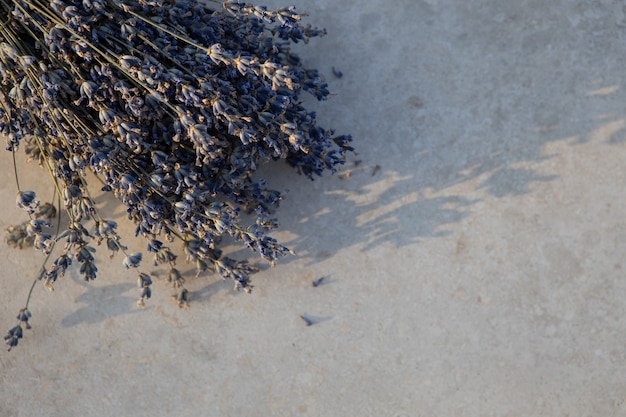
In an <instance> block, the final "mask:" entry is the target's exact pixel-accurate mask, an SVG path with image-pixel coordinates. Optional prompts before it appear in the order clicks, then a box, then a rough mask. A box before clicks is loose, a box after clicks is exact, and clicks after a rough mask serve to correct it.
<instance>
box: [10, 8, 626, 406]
mask: <svg viewBox="0 0 626 417" xmlns="http://www.w3.org/2000/svg"><path fill="white" fill-rule="evenodd" d="M295 3H296V4H297V6H298V10H299V11H307V12H308V13H309V17H308V18H307V22H310V23H312V24H314V25H318V26H324V27H326V28H327V29H328V35H327V36H326V37H324V38H321V39H315V40H313V41H312V42H311V43H310V44H309V45H307V46H305V47H303V48H301V50H302V53H301V55H302V56H303V57H304V58H305V61H306V62H307V64H308V65H309V66H311V67H316V68H319V69H320V70H321V71H322V72H324V73H325V74H327V78H328V81H329V83H330V85H331V89H332V90H333V91H334V92H336V93H337V95H336V96H334V97H333V98H332V99H331V100H330V101H328V102H326V103H322V104H320V105H317V104H313V105H312V106H313V107H315V108H316V109H319V112H318V116H319V121H320V124H321V125H322V126H325V127H333V128H335V129H336V130H337V131H338V132H342V133H344V132H346V133H352V134H353V136H354V138H355V145H356V147H357V148H358V150H359V153H360V155H359V156H358V159H361V160H362V161H363V162H362V164H361V165H359V166H353V165H348V166H347V167H346V168H347V170H349V171H350V176H349V178H344V179H341V178H340V177H326V178H324V179H322V180H318V181H315V182H313V183H311V182H310V181H308V180H307V179H305V178H302V177H299V176H297V175H295V174H294V173H292V172H291V171H290V170H289V169H287V168H278V169H277V170H274V171H273V174H270V180H271V182H272V183H273V184H274V185H275V186H276V187H279V188H280V189H289V192H288V193H286V195H285V200H284V201H283V204H282V206H281V209H280V211H279V214H278V217H279V218H280V219H281V221H282V228H281V232H280V233H277V234H276V237H278V238H280V239H281V240H282V241H283V242H285V243H287V244H288V245H289V246H290V247H292V248H293V249H295V250H296V251H297V252H298V256H296V257H292V258H289V259H285V260H284V261H283V262H281V263H279V265H278V267H276V268H274V269H269V268H265V269H264V270H263V272H261V273H260V274H258V275H256V276H255V277H254V284H255V285H256V288H255V291H254V292H253V294H252V295H246V294H244V293H241V294H240V293H234V292H233V291H232V288H231V284H230V283H229V282H222V281H220V280H219V279H218V278H216V277H212V276H209V277H204V278H199V279H197V280H194V279H189V281H188V287H189V288H190V290H192V291H193V296H192V301H193V302H192V306H191V308H190V309H189V310H179V309H178V308H176V307H175V306H174V305H173V304H172V303H171V302H170V301H169V300H168V298H169V297H170V294H171V290H170V289H169V288H167V287H166V285H165V283H164V282H158V283H157V284H156V285H155V286H154V287H155V288H154V291H155V295H154V297H153V299H152V300H151V301H150V302H149V305H148V307H147V308H146V309H145V310H139V309H138V308H137V307H136V305H135V301H136V297H137V288H136V287H135V284H134V280H135V276H134V274H132V273H131V272H126V271H124V270H123V269H122V268H121V259H116V260H114V262H113V263H112V264H109V263H108V262H107V258H106V254H105V251H104V250H103V251H101V253H100V255H99V259H100V260H101V262H100V263H99V268H100V271H101V272H100V275H99V278H98V279H97V281H96V282H95V283H93V285H87V284H85V283H83V282H82V281H81V280H80V277H79V276H78V273H77V271H75V270H73V271H72V273H70V274H68V275H67V276H66V277H65V278H64V279H63V280H62V281H61V282H60V283H59V284H58V285H57V286H56V287H57V291H55V292H54V293H52V294H49V293H47V292H46V291H45V290H44V289H43V288H41V287H37V288H36V290H35V294H34V297H35V298H34V299H33V301H32V303H31V307H32V308H31V310H32V313H33V319H32V324H33V327H34V328H33V330H30V331H27V332H26V337H25V339H24V340H23V341H22V342H21V343H20V346H19V347H18V348H17V349H15V350H14V351H12V352H10V353H7V352H4V353H0V416H3V417H4V416H42V415H45V416H50V417H55V416H64V417H65V416H102V417H106V416H125V415H127V416H130V415H132V416H151V417H160V416H181V417H182V416H200V415H202V416H238V417H243V416H294V415H303V416H305V415H310V416H376V417H387V416H388V417H401V416H402V417H413V416H571V417H573V416H607V417H608V416H625V415H626V377H625V373H624V364H625V358H626V317H625V314H624V313H625V308H624V298H625V295H626V281H625V280H624V268H625V265H624V261H623V259H624V250H625V249H626V213H625V212H624V207H625V206H626V196H625V193H624V189H625V185H626V176H625V175H624V174H625V172H626V163H625V159H626V143H625V140H626V135H625V133H626V131H625V127H626V120H625V119H624V117H625V114H626V112H625V110H626V109H625V107H626V88H625V82H626V71H625V68H626V61H625V59H624V57H625V56H626V44H625V40H626V39H625V38H626V16H625V14H624V9H623V2H621V1H604V0H594V1H583V0H577V1H574V0H571V1H565V0H563V1H558V0H554V1H550V2H546V1H530V0H528V1H520V0H501V1H495V0H471V1H459V0H439V1H435V0H430V1H423V0H396V1H393V2H390V1H386V0H366V1H361V2H349V1H347V0H316V1H315V2H312V1H304V0H298V1H296V2H295ZM266 4H267V3H266ZM281 4H283V5H284V3H282V2H278V1H273V2H272V5H281ZM289 4H291V3H289ZM332 66H335V67H336V68H337V69H338V70H341V71H342V72H343V73H344V77H343V78H341V79H338V78H335V77H333V75H332V71H331V67H332ZM354 159H357V158H352V159H351V160H354ZM377 165H379V166H380V167H381V169H380V171H378V172H373V171H374V168H375V166H377ZM0 166H2V167H3V168H4V169H2V171H1V172H0V184H1V188H0V204H1V206H2V212H3V213H4V216H2V218H1V219H0V226H1V227H2V228H4V227H6V226H7V225H9V224H12V223H16V222H17V221H19V220H21V219H22V218H21V217H20V216H22V214H21V213H20V211H19V210H18V209H16V208H15V207H14V199H15V187H14V182H13V178H12V175H13V174H12V172H11V169H10V167H11V164H10V155H9V154H8V153H6V152H5V153H0ZM20 166H21V167H22V168H21V174H20V176H21V178H22V181H24V183H25V184H31V185H32V186H34V187H36V184H37V182H38V181H39V180H40V178H42V176H43V175H45V174H44V173H43V172H42V171H38V170H37V168H36V167H34V166H25V165H23V164H20ZM372 174H374V175H372ZM344 177H347V175H344ZM43 189H45V187H44V188H43ZM98 201H100V203H101V208H102V210H104V211H105V212H107V213H109V214H110V215H112V216H114V217H115V218H116V219H117V220H118V221H119V222H120V223H122V224H123V218H124V216H123V212H122V210H120V208H119V207H117V208H116V205H115V204H114V202H113V201H112V200H111V199H110V198H108V197H106V196H99V197H98ZM124 229H125V230H127V231H128V232H129V234H132V230H133V228H132V227H131V226H129V225H126V226H124ZM127 243H128V244H129V245H130V246H131V247H134V248H136V249H143V247H144V243H143V242H142V241H133V240H130V239H129V240H127ZM36 256H37V260H36V262H34V261H33V257H34V255H33V252H32V251H30V250H24V251H12V250H10V249H8V248H7V247H6V246H4V247H3V249H2V252H1V253H0V267H1V271H2V272H1V274H0V280H1V283H2V291H1V292H0V323H3V324H2V331H3V332H4V331H6V329H8V327H9V326H11V325H12V323H13V320H12V319H13V317H14V316H15V314H16V313H17V310H18V309H19V308H20V306H21V305H22V304H23V301H24V297H25V296H26V293H27V291H28V288H29V285H30V282H31V281H32V278H33V277H34V276H35V274H36V271H37V268H38V265H39V264H38V262H39V258H40V257H39V255H36ZM183 269H185V270H191V269H192V266H188V267H185V268H183ZM157 272H158V271H157ZM161 272H162V271H161ZM320 276H329V277H330V279H329V280H328V283H327V284H326V285H322V286H320V287H317V288H313V287H312V286H311V284H310V282H311V281H312V280H313V279H315V278H318V277H320ZM303 313H306V314H308V315H311V316H313V317H316V318H317V319H318V320H319V323H317V324H315V325H313V326H310V327H306V326H305V325H304V323H303V322H302V320H301V319H300V318H299V315H300V314H303Z"/></svg>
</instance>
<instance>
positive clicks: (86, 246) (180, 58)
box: [0, 0, 352, 344]
mask: <svg viewBox="0 0 626 417" xmlns="http://www.w3.org/2000/svg"><path fill="white" fill-rule="evenodd" d="M211 4H212V3H211V2H206V3H203V2H196V1H194V0H176V1H169V2H161V1H158V0H124V1H120V0H82V1H78V0H50V1H48V0H8V1H5V2H3V3H1V4H0V17H2V16H4V17H3V18H2V21H3V22H5V23H4V24H2V25H0V133H2V134H3V135H4V136H5V137H6V138H7V143H6V148H7V150H9V151H12V152H16V151H17V149H18V147H20V146H22V147H23V148H24V150H25V152H26V153H27V155H28V157H29V158H30V159H32V160H34V161H37V162H38V163H39V164H40V165H42V166H43V167H44V168H45V169H46V170H47V171H49V172H50V173H52V176H53V178H52V180H53V182H54V184H55V188H56V189H57V190H58V192H57V194H58V198H59V201H61V203H62V204H60V205H62V207H63V208H64V209H65V212H66V213H67V216H68V218H69V221H68V223H69V226H68V227H67V230H65V231H63V232H61V233H58V235H57V236H54V237H53V236H52V234H50V233H46V232H45V229H46V228H47V227H49V226H50V224H49V223H47V222H45V221H43V220H42V221H39V220H37V219H36V213H37V210H38V209H40V208H41V207H43V206H41V205H40V204H39V201H38V200H37V199H36V196H35V193H34V192H32V191H22V190H20V191H19V193H18V197H17V205H18V206H19V207H21V208H23V209H24V210H26V212H27V213H28V215H29V216H30V217H31V221H30V222H28V224H27V225H26V226H24V227H23V228H22V229H16V230H12V233H13V235H14V236H12V237H11V240H10V241H11V242H14V245H15V246H21V245H23V243H24V242H25V241H27V240H29V239H30V240H31V241H32V242H33V244H34V245H35V246H36V247H37V249H39V250H41V251H42V252H44V253H45V254H51V253H53V250H54V248H55V244H56V243H57V242H60V243H61V244H62V245H63V247H62V250H61V254H60V255H58V256H57V257H56V258H53V261H52V263H51V265H49V266H48V267H47V268H46V269H45V270H44V272H43V273H42V275H41V277H40V278H41V279H43V281H44V284H45V285H46V286H47V287H48V288H50V289H52V284H53V283H54V282H55V281H56V279H57V278H58V277H60V276H63V274H64V273H65V271H66V269H67V268H68V267H69V266H70V265H71V264H72V263H73V262H75V263H77V264H79V265H80V273H81V274H82V275H83V277H84V279H85V280H92V279H95V278H96V276H97V271H98V268H97V267H96V264H95V260H94V256H93V253H94V252H95V246H98V245H100V244H102V243H105V244H106V246H107V248H108V249H109V250H110V252H111V254H112V255H113V254H115V253H117V252H120V251H121V252H122V253H123V254H124V259H123V262H122V264H123V266H124V267H125V268H138V267H139V266H140V263H141V261H142V254H141V253H130V254H129V253H127V252H126V247H125V246H124V245H122V243H121V237H120V236H119V235H118V233H117V224H116V223H115V222H113V221H111V220H106V219H103V218H102V217H101V216H100V214H99V213H98V211H97V210H96V204H95V203H94V201H93V199H92V198H91V195H90V191H89V187H88V185H89V184H88V183H87V178H86V171H87V170H91V171H92V172H93V173H95V174H96V175H97V176H98V177H99V178H100V179H101V180H102V182H103V183H104V186H103V187H102V189H103V190H104V191H108V192H111V193H112V194H113V195H115V197H117V198H118V199H119V200H120V201H121V202H122V204H123V205H124V206H125V208H126V213H127V216H128V218H129V219H130V220H131V221H133V222H134V223H135V225H136V231H135V234H136V235H141V236H143V237H144V238H146V239H147V241H148V247H147V251H148V252H151V253H153V254H154V262H155V264H156V265H160V264H167V265H169V267H170V272H169V275H168V276H169V281H170V283H171V284H172V286H174V287H175V288H177V290H178V295H177V296H176V301H177V302H178V304H179V305H181V306H183V305H186V303H187V300H188V291H187V290H186V289H185V288H184V286H183V283H184V279H182V275H181V274H180V272H179V271H178V270H177V269H176V268H175V267H174V264H175V260H176V256H175V255H174V254H173V253H172V251H171V250H170V249H169V247H167V246H165V245H164V244H163V241H167V242H172V241H173V240H175V239H176V238H178V239H180V240H181V241H182V244H183V250H184V252H185V254H186V255H187V258H188V259H189V260H191V261H192V262H195V264H196V266H197V269H198V272H202V271H205V270H212V271H214V272H216V273H217V274H219V275H220V276H222V277H223V278H225V279H226V278H227V279H232V280H233V281H234V282H235V288H236V289H243V290H245V291H250V290H251V288H252V286H251V284H250V281H249V275H250V274H251V273H254V272H255V271H257V270H258V267H256V266H254V265H251V264H249V263H248V262H247V261H245V260H243V261H239V260H234V259H231V258H229V257H226V256H224V255H223V254H222V251H221V249H220V245H221V243H222V240H223V238H224V237H227V236H229V237H232V238H234V239H236V240H237V241H240V242H242V244H243V245H245V246H246V247H248V248H249V249H251V250H252V251H253V252H256V253H257V254H258V255H260V256H261V257H262V258H263V259H265V260H266V261H268V262H269V263H270V264H271V265H274V263H275V262H276V260H277V259H278V258H280V257H282V256H284V255H285V254H288V253H290V252H291V251H290V250H289V249H288V248H286V247H285V246H283V245H281V244H279V243H278V242H277V241H276V240H275V239H274V238H272V237H270V236H269V235H268V232H269V231H271V230H273V229H274V228H275V227H277V225H278V221H277V220H276V219H275V218H273V217H272V213H273V210H274V209H275V208H276V207H277V206H278V204H279V202H280V200H281V194H280V192H279V191H277V190H273V189H271V188H270V187H269V185H268V183H267V182H266V181H265V180H263V179H259V178H256V176H255V173H256V171H257V169H258V167H259V166H260V165H262V164H264V163H271V162H273V161H278V160H284V161H286V162H287V163H288V164H290V165H291V166H293V167H294V168H295V169H296V170H297V171H298V172H299V173H301V174H304V175H306V176H307V177H309V178H311V179H313V178H314V177H315V176H318V175H322V173H323V172H324V171H330V172H334V171H335V170H336V168H337V167H338V166H339V165H340V164H343V163H344V161H345V156H346V152H348V151H351V150H352V148H351V146H350V141H351V138H350V136H349V135H335V134H334V132H333V131H332V130H328V129H323V128H321V127H319V126H318V125H317V121H316V115H315V113H314V112H311V111H307V110H306V109H305V108H304V107H303V105H302V103H301V100H300V94H301V93H302V92H306V93H309V94H311V95H313V96H314V97H316V98H317V99H318V100H325V99H326V98H327V97H328V95H329V90H328V86H327V84H326V83H325V82H324V80H323V78H322V77H321V76H320V74H319V73H318V71H317V70H315V69H309V68H305V67H304V66H303V64H302V62H301V60H300V59H299V57H298V56H297V55H296V54H295V53H294V52H292V51H291V49H290V44H291V43H297V42H300V41H303V42H308V41H309V39H310V38H312V37H316V36H320V35H323V34H324V33H325V31H324V30H323V29H318V28H314V27H311V26H310V25H306V26H305V25H303V24H302V23H301V18H302V15H299V14H298V13H296V10H295V7H287V8H279V9H277V10H268V9H267V8H265V7H262V6H255V5H252V4H247V3H242V2H238V1H226V2H224V3H217V2H216V4H215V6H212V5H211ZM244 213H245V214H251V215H252V216H253V218H254V217H256V219H255V220H254V219H253V220H252V222H251V223H250V224H246V222H245V221H244V220H243V219H244V218H247V217H244V216H242V214H244ZM22 231H24V235H21V232H22ZM7 241H9V238H7ZM139 276H140V278H139V287H140V289H141V296H140V299H139V304H140V305H143V304H144V301H145V300H147V299H148V298H150V295H151V289H150V288H151V287H150V285H151V283H152V281H151V279H150V278H149V276H148V275H146V274H145V273H142V272H140V275H139ZM16 335H17V333H15V335H14V336H11V337H10V338H9V339H7V340H13V339H14V337H17V336H16ZM20 336H21V333H20ZM18 338H19V337H18ZM15 340H17V339H15ZM11 343H13V342H11ZM15 344H17V342H15Z"/></svg>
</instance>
